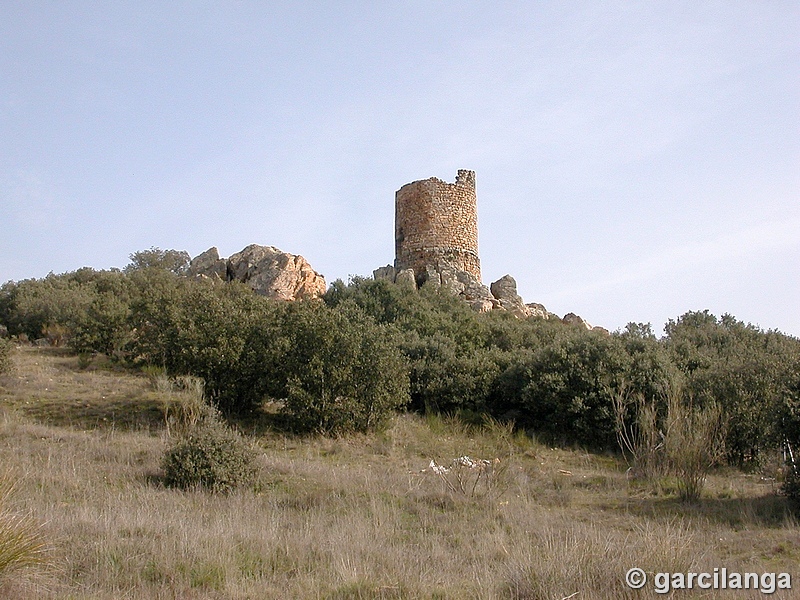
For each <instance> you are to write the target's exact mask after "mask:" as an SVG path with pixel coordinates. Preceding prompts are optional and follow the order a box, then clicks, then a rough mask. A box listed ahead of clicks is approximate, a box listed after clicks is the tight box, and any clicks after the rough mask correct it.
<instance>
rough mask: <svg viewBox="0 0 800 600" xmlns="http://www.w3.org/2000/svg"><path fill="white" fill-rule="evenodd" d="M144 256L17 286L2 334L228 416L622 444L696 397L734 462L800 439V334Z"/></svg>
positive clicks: (707, 318)
mask: <svg viewBox="0 0 800 600" xmlns="http://www.w3.org/2000/svg"><path fill="white" fill-rule="evenodd" d="M170 253H172V254H170ZM132 258H133V259H134V260H133V262H132V263H131V265H129V266H128V267H127V268H126V269H124V270H123V271H119V270H111V271H96V270H92V269H88V268H85V269H80V270H78V271H75V272H71V273H65V274H61V275H53V274H51V275H49V276H47V277H45V278H44V279H38V280H37V279H30V280H24V281H20V282H8V283H6V284H4V285H3V286H2V288H0V324H2V325H3V326H5V327H6V328H7V330H8V334H9V335H15V336H20V335H23V336H27V338H29V339H31V340H35V339H38V338H47V339H49V340H51V341H52V342H53V343H56V344H58V343H64V344H66V345H69V346H70V347H71V348H73V349H74V350H75V351H76V352H77V353H80V354H86V355H91V354H92V353H103V354H106V355H108V356H111V357H113V358H114V359H115V360H117V361H120V362H122V363H126V364H129V365H131V366H143V365H156V366H159V367H163V368H165V369H166V370H167V372H168V373H170V374H174V375H194V376H197V377H201V378H202V379H203V380H204V381H205V389H206V393H207V395H208V397H209V399H210V400H211V401H212V402H214V403H215V404H216V405H217V406H218V407H219V408H220V409H222V410H223V411H227V412H238V413H242V412H247V411H250V410H252V409H255V408H257V407H258V406H260V405H261V404H262V403H263V402H264V401H265V400H267V399H274V400H278V401H280V402H281V404H282V406H283V410H284V411H285V413H286V415H287V417H288V418H289V419H290V422H291V423H292V424H293V426H294V427H295V428H296V429H298V430H303V431H327V432H342V431H366V430H370V429H373V428H376V427H379V426H380V425H381V424H382V423H383V422H385V420H386V418H387V416H389V415H390V414H391V413H392V411H395V410H401V409H408V410H414V411H420V412H423V411H440V412H448V413H451V412H457V413H459V414H461V415H462V416H463V417H464V418H468V419H470V418H475V419H480V418H481V417H482V416H483V415H491V416H492V417H494V418H497V419H505V420H513V421H514V422H515V423H516V424H517V426H519V427H522V428H525V429H526V430H528V431H531V432H535V433H536V434H537V435H538V436H540V437H542V438H544V439H547V440H548V441H551V442H553V443H575V444H580V445H583V446H585V447H589V448H594V449H611V448H615V447H616V445H617V432H618V425H619V421H618V420H619V416H620V415H619V410H617V413H616V414H615V406H616V407H617V408H619V407H620V406H623V407H624V410H626V411H629V412H631V413H633V412H635V411H637V410H640V408H641V407H642V406H649V407H651V408H652V410H654V411H655V414H656V415H661V417H663V416H664V414H665V411H666V410H667V408H666V407H667V402H668V398H669V397H670V396H671V395H672V396H673V397H674V394H675V393H680V394H681V396H682V398H683V402H684V403H686V404H687V405H691V406H696V407H701V408H702V407H704V406H712V405H713V406H715V407H717V408H718V410H719V411H720V412H721V414H722V418H723V420H724V425H725V449H726V455H727V458H728V460H729V461H730V462H731V463H733V464H737V465H746V464H748V463H757V462H758V461H759V460H760V459H761V458H762V457H763V456H764V455H765V454H766V452H767V451H770V450H774V449H776V448H778V447H780V446H781V445H782V444H784V443H785V442H787V441H788V442H790V443H791V444H793V445H794V447H797V445H798V444H799V443H800V340H798V339H796V338H793V337H790V336H787V335H784V334H781V333H779V332H776V331H763V330H761V329H759V328H757V327H754V326H751V325H747V324H745V323H742V322H740V321H737V320H736V319H735V318H733V317H731V316H728V315H725V316H723V317H721V318H716V317H715V316H714V315H711V314H709V313H708V312H707V311H705V312H689V313H686V314H684V315H683V316H681V317H679V318H677V319H676V320H674V321H673V320H671V321H670V322H669V323H668V324H667V325H666V332H665V333H666V335H665V336H664V337H662V338H660V339H658V338H656V336H655V335H654V334H653V332H652V330H651V327H650V325H646V324H634V323H631V324H629V325H628V326H627V327H626V328H625V330H623V331H620V332H616V333H613V334H610V335H609V334H607V333H605V332H598V331H587V330H586V329H584V328H582V327H578V326H572V325H565V324H563V323H561V322H560V321H553V320H544V319H536V318H531V319H527V320H521V319H517V318H514V317H512V316H510V315H508V314H504V313H501V312H498V311H494V312H491V313H488V314H476V313H474V312H473V311H472V310H471V309H470V308H469V307H468V306H467V305H466V303H464V302H462V301H461V300H459V299H458V298H455V297H451V296H449V295H447V294H445V293H440V292H439V291H438V290H436V289H426V288H423V289H422V290H420V291H415V290H409V289H405V288H403V287H399V286H395V285H393V284H390V283H388V282H386V281H373V280H370V279H361V278H354V279H353V280H352V281H350V282H349V283H348V284H345V283H343V282H341V281H336V282H335V283H334V284H333V285H332V286H331V288H330V289H329V291H328V293H327V294H326V295H325V297H324V298H323V300H322V301H306V302H294V303H286V302H280V301H274V300H269V299H267V298H263V297H261V296H257V295H255V294H253V293H252V292H251V291H250V290H249V289H248V288H246V287H245V286H243V285H240V284H235V283H232V284H225V285H222V284H214V283H212V282H209V281H199V280H194V279H190V278H187V277H184V276H182V275H181V274H180V273H181V272H182V271H183V269H184V267H185V264H184V259H185V257H184V256H183V254H182V253H175V251H158V249H151V250H150V251H145V252H143V253H137V254H134V255H132ZM160 258H165V260H164V261H161V260H160ZM166 259H168V260H166ZM621 399H622V400H623V401H621ZM632 399H634V400H636V401H631V400H632ZM624 416H625V418H627V419H628V422H630V423H636V419H637V415H636V414H628V415H624Z"/></svg>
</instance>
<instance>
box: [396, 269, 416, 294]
mask: <svg viewBox="0 0 800 600" xmlns="http://www.w3.org/2000/svg"><path fill="white" fill-rule="evenodd" d="M392 268H394V267H392ZM394 282H395V283H396V284H397V285H399V286H401V287H406V288H409V289H412V290H415V289H417V278H416V276H415V275H414V269H400V270H399V271H398V272H397V275H395V278H394Z"/></svg>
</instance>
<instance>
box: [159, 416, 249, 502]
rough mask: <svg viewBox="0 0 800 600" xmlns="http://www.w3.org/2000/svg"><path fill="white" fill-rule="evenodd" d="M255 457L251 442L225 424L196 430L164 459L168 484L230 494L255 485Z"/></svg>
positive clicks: (178, 443)
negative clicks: (249, 443)
mask: <svg viewBox="0 0 800 600" xmlns="http://www.w3.org/2000/svg"><path fill="white" fill-rule="evenodd" d="M254 456H255V453H254V451H253V450H252V448H250V446H249V445H248V443H247V441H246V440H245V439H244V438H243V437H241V436H240V435H239V434H238V433H236V432H235V431H233V430H232V429H229V428H228V427H226V426H225V425H224V424H223V423H221V422H217V421H212V422H209V423H205V424H203V425H201V426H199V427H196V428H194V429H193V430H192V431H191V432H190V433H188V434H187V435H186V436H185V437H183V438H181V439H180V440H178V442H176V443H175V444H174V445H173V446H172V447H171V448H170V449H169V450H168V451H167V453H166V454H165V455H164V458H163V460H162V466H163V468H164V473H165V477H164V481H165V483H166V484H167V485H168V486H170V487H178V488H183V489H188V488H192V487H195V486H199V487H204V488H207V489H209V490H211V491H213V492H230V491H232V490H234V489H236V488H237V487H241V486H245V485H248V484H250V483H252V482H253V479H254V477H255V474H256V467H255V462H254Z"/></svg>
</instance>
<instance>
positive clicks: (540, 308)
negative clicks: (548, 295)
mask: <svg viewBox="0 0 800 600" xmlns="http://www.w3.org/2000/svg"><path fill="white" fill-rule="evenodd" d="M525 306H527V307H528V310H529V311H531V316H532V317H536V318H537V319H558V320H559V321H560V320H561V317H559V316H558V315H557V314H555V313H551V312H550V311H549V310H547V309H546V308H545V307H544V304H539V303H538V302H532V303H529V304H526V305H525Z"/></svg>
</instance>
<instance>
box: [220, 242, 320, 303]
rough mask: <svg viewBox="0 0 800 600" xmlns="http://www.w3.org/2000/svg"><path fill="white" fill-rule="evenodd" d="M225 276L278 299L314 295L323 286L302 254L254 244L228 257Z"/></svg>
mask: <svg viewBox="0 0 800 600" xmlns="http://www.w3.org/2000/svg"><path fill="white" fill-rule="evenodd" d="M228 280H229V281H241V282H242V283H246V284H247V285H249V286H250V287H251V288H253V291H255V292H256V293H257V294H261V295H263V296H267V297H269V298H277V299H279V300H301V299H305V298H318V297H319V296H321V295H322V294H324V293H325V290H326V289H327V286H326V285H325V278H324V277H323V276H322V275H320V274H319V273H317V272H316V271H315V270H314V269H313V268H312V267H311V265H310V264H309V262H308V261H307V260H306V259H305V258H303V257H302V256H299V255H295V254H289V253H288V252H282V251H280V250H278V249H277V248H275V247H274V246H259V245H258V244H251V245H250V246H247V248H245V249H244V250H242V251H241V252H237V253H236V254H234V255H232V256H231V257H230V258H229V259H228Z"/></svg>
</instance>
